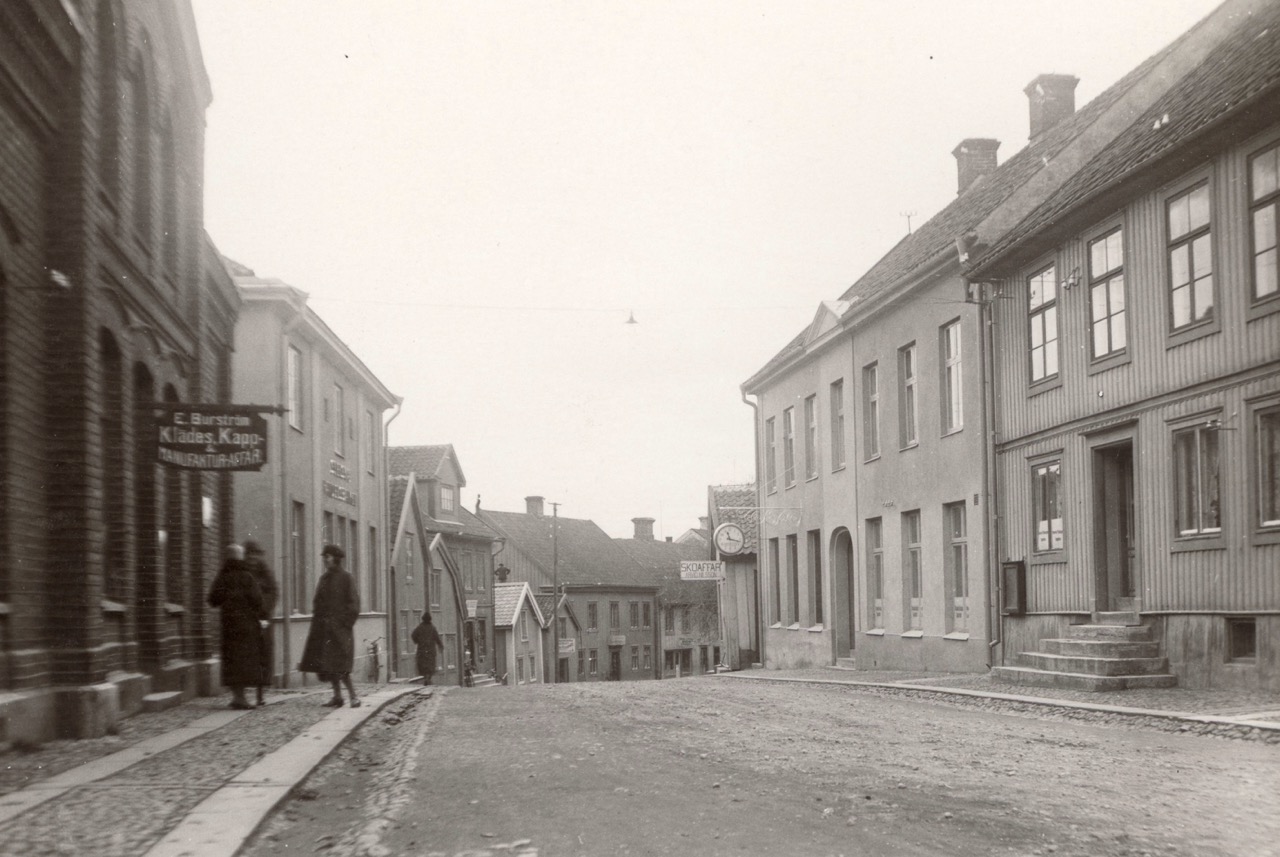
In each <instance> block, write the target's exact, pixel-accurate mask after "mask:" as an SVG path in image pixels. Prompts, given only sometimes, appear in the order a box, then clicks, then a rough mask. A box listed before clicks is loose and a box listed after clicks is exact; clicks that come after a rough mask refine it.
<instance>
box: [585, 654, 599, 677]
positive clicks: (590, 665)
mask: <svg viewBox="0 0 1280 857" xmlns="http://www.w3.org/2000/svg"><path fill="white" fill-rule="evenodd" d="M587 672H588V673H590V674H591V675H599V674H600V657H599V653H598V650H597V649H591V650H590V651H588V652H587Z"/></svg>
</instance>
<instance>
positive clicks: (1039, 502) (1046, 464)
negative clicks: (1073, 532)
mask: <svg viewBox="0 0 1280 857" xmlns="http://www.w3.org/2000/svg"><path fill="white" fill-rule="evenodd" d="M1062 459H1063V456H1062V453H1061V451H1058V452H1056V453H1054V454H1052V455H1049V456H1039V457H1037V458H1035V459H1033V460H1031V461H1029V462H1028V470H1029V475H1030V477H1031V551H1030V554H1031V557H1032V559H1033V561H1041V562H1044V561H1053V562H1060V561H1061V560H1062V558H1063V556H1064V552H1065V551H1066V544H1067V521H1066V510H1067V503H1066V501H1065V498H1064V496H1063V489H1064V487H1065V485H1066V480H1065V479H1064V478H1063V475H1062ZM1055 468H1056V490H1057V503H1056V505H1057V511H1058V513H1059V514H1058V518H1057V519H1056V520H1057V521H1058V546H1057V547H1054V546H1053V536H1054V532H1053V522H1054V520H1055V519H1054V518H1043V519H1042V518H1041V517H1040V515H1041V512H1042V511H1043V512H1046V513H1047V512H1048V511H1049V509H1048V503H1047V499H1046V498H1045V497H1044V496H1042V489H1043V488H1047V480H1048V478H1049V473H1050V471H1051V470H1053V469H1055ZM1041 470H1043V471H1045V473H1044V478H1045V480H1046V483H1045V484H1044V485H1042V484H1041V483H1040V482H1039V481H1038V480H1039V479H1040V473H1039V472H1040V471H1041ZM1041 523H1044V524H1045V525H1046V526H1045V538H1046V542H1047V545H1048V546H1047V547H1044V548H1041V547H1040V524H1041Z"/></svg>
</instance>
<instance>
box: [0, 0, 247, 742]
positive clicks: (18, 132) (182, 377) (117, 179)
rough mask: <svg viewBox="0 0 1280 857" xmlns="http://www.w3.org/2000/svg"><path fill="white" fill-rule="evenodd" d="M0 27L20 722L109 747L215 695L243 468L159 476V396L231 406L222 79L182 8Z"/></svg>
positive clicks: (3, 607)
mask: <svg viewBox="0 0 1280 857" xmlns="http://www.w3.org/2000/svg"><path fill="white" fill-rule="evenodd" d="M0 34H2V35H0V141H2V142H0V691H3V692H2V693H0V733H3V734H4V735H6V737H7V738H9V739H10V740H15V739H29V740H33V741H42V740H46V739H49V738H53V737H92V736H100V735H103V734H105V733H106V732H108V731H109V730H111V729H112V728H113V727H114V724H115V723H116V722H117V721H118V720H119V719H120V718H121V717H123V716H127V715H129V714H132V713H134V712H136V711H138V710H140V709H141V708H142V706H143V704H144V700H146V702H147V704H148V705H150V706H153V707H154V706H159V705H167V704H170V703H173V702H176V701H181V700H182V699H184V698H189V697H190V696H192V695H193V694H196V693H198V692H203V693H216V692H219V688H218V687H217V677H218V673H217V664H216V660H215V659H213V658H212V655H213V654H214V652H215V651H216V649H217V630H216V614H213V613H212V611H211V610H210V609H209V608H208V607H207V606H206V604H205V593H206V591H207V584H208V582H209V580H210V579H211V578H212V575H213V574H214V572H215V571H216V569H217V567H218V564H219V562H220V559H221V545H222V544H223V543H225V542H226V541H227V540H228V539H229V537H230V535H231V528H230V526H229V522H228V518H227V513H228V503H229V498H230V494H229V490H230V480H231V477H230V476H229V475H226V474H221V475H215V474H210V473H203V472H198V471H179V470H176V469H167V468H165V467H163V466H161V464H160V463H159V462H158V460H157V452H156V440H157V437H156V432H157V424H156V414H157V408H156V407H155V406H156V405H157V404H160V405H165V404H174V403H179V402H181V403H215V402H220V403H226V402H230V401H231V394H232V389H231V377H230V363H229V361H230V351H231V343H232V335H233V334H232V331H233V325H234V321H235V316H236V312H237V309H238V306H239V298H238V296H237V295H236V293H235V289H234V287H233V286H232V285H231V282H230V280H229V278H228V277H227V276H226V275H225V273H223V272H222V270H221V267H220V265H219V264H218V263H217V253H216V251H215V250H214V249H213V248H212V245H211V244H210V243H209V240H208V238H207V237H206V236H205V234H204V231H203V209H204V206H203V191H202V180H203V172H204V132H205V120H204V117H205V110H206V109H207V107H208V106H209V103H210V99H211V90H210V86H209V80H208V78H207V76H206V73H205V68H204V63H203V59H202V57H201V53H200V44H199V39H198V37H197V34H196V28H195V22H194V19H193V16H192V11H191V6H190V4H189V3H188V2H185V0H174V2H168V3H144V2H137V0H96V2H78V3H67V2H59V0H12V2H5V3H2V4H0Z"/></svg>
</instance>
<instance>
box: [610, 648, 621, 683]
mask: <svg viewBox="0 0 1280 857" xmlns="http://www.w3.org/2000/svg"><path fill="white" fill-rule="evenodd" d="M621 680H622V650H621V649H610V650H609V681H621Z"/></svg>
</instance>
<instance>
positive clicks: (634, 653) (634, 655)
mask: <svg viewBox="0 0 1280 857" xmlns="http://www.w3.org/2000/svg"><path fill="white" fill-rule="evenodd" d="M631 669H632V671H633V672H634V671H635V670H638V669H640V647H639V646H632V647H631Z"/></svg>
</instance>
